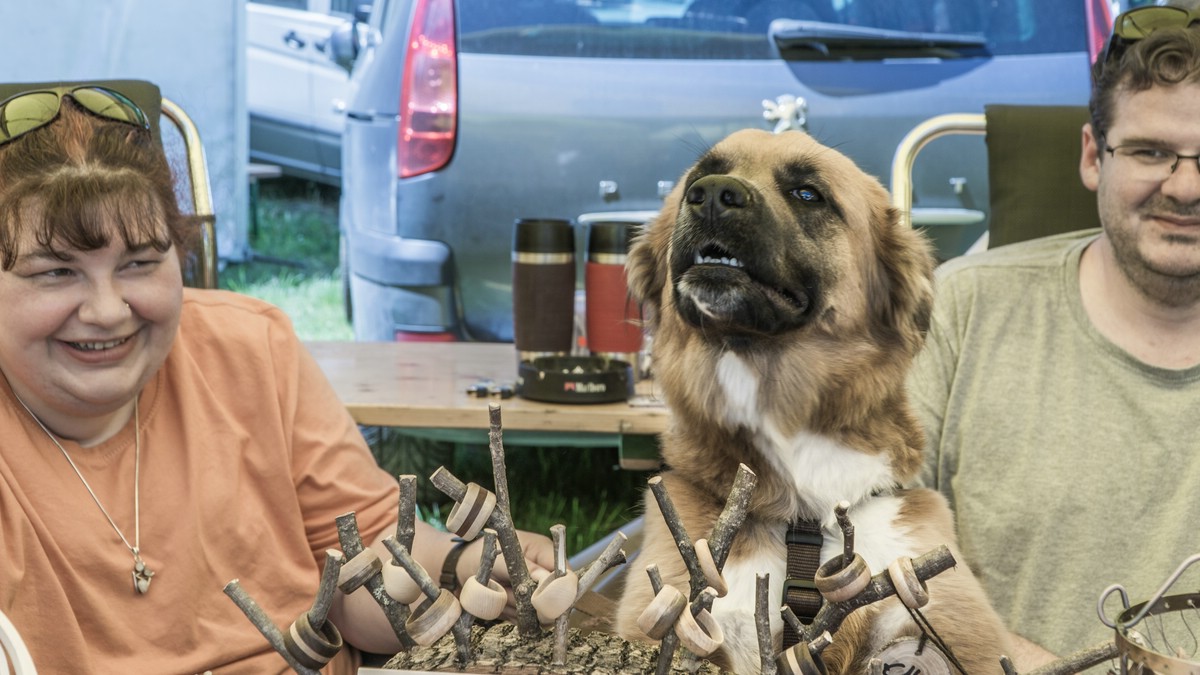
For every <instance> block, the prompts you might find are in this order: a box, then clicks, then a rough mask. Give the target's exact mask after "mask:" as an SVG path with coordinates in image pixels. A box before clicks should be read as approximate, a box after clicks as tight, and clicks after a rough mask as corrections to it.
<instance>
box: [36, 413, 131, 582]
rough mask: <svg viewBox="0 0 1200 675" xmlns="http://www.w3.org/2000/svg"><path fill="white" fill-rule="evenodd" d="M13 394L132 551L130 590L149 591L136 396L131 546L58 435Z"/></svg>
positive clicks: (126, 546)
mask: <svg viewBox="0 0 1200 675" xmlns="http://www.w3.org/2000/svg"><path fill="white" fill-rule="evenodd" d="M13 397H14V398H16V399H17V403H20V404H21V407H22V408H24V409H25V412H27V413H29V416H30V417H32V418H33V421H34V422H37V425H38V426H39V427H41V428H42V431H44V432H46V435H47V436H49V437H50V440H51V441H53V442H54V444H55V445H57V446H58V449H59V450H60V451H61V452H62V454H63V457H66V458H67V463H68V464H70V465H71V469H73V470H74V471H75V475H76V476H79V480H81V481H83V487H85V488H87V491H88V494H90V495H91V496H92V501H94V502H96V506H99V507H100V513H103V514H104V517H105V518H107V519H108V524H109V525H112V528H113V530H116V532H117V536H118V537H120V538H121V542H122V543H124V544H125V548H127V549H129V552H130V553H132V554H133V587H134V589H136V590H137V592H138V593H145V592H147V591H149V590H150V577H153V576H154V572H153V571H151V570H150V568H149V567H146V562H145V561H144V560H142V553H141V550H142V549H141V544H142V519H141V511H142V509H141V502H140V496H141V495H140V490H139V489H138V488H139V486H140V485H141V471H142V429H141V423H140V420H139V419H138V401H137V399H136V398H135V399H133V545H132V546H130V545H129V540H128V539H126V538H125V533H124V532H121V528H119V527H117V521H115V520H113V517H112V516H110V515H108V509H106V508H104V505H103V504H101V503H100V498H99V497H97V496H96V493H95V491H93V490H92V486H91V485H88V482H87V479H86V478H84V477H83V473H81V472H80V471H79V467H77V466H75V460H73V459H71V455H70V453H68V452H67V449H66V448H64V447H63V446H62V443H59V442H58V438H57V437H56V436H55V435H54V434H53V433H52V432H51V431H50V430H49V429H48V428H46V425H45V424H42V420H41V419H39V418H38V416H37V415H34V414H33V411H32V410H30V409H29V406H27V405H25V401H22V400H21V397H20V396H17V394H16V392H13Z"/></svg>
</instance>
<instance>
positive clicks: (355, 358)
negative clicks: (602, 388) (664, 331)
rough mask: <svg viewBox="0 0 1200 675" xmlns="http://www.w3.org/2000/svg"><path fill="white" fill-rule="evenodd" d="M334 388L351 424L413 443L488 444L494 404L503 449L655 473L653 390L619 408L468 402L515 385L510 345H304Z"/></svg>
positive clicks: (658, 407)
mask: <svg viewBox="0 0 1200 675" xmlns="http://www.w3.org/2000/svg"><path fill="white" fill-rule="evenodd" d="M306 346H307V347H308V349H309V351H310V352H311V353H312V355H313V356H314V357H315V358H316V360H317V363H318V364H319V365H320V366H321V369H322V370H323V371H325V375H326V376H328V377H329V381H330V382H331V383H333V388H334V389H335V390H336V391H337V393H338V396H339V397H340V398H341V400H342V402H343V403H345V405H346V408H347V409H348V410H349V411H350V414H351V416H353V417H354V419H355V421H357V422H358V423H359V424H363V425H368V426H387V427H401V428H404V429H406V430H409V432H411V433H413V434H414V435H420V436H423V437H428V438H438V439H443V440H453V441H456V442H481V443H486V442H487V431H488V404H489V403H493V402H494V403H499V404H500V412H501V424H502V426H503V429H504V439H505V441H506V442H512V443H515V444H519V445H573V446H602V445H604V446H608V445H611V446H615V447H617V449H618V452H619V455H620V458H621V466H623V467H625V468H630V469H655V468H658V463H659V460H658V444H657V435H658V434H659V433H661V432H663V431H664V430H666V428H667V418H668V414H667V409H666V407H665V406H664V405H663V404H662V401H661V400H659V399H657V398H655V396H654V394H653V390H654V388H653V382H652V381H644V382H640V383H638V386H637V395H636V396H634V397H633V398H632V399H631V400H630V401H629V402H626V403H598V404H556V403H542V402H539V401H531V400H528V399H524V398H521V397H519V396H514V397H512V398H507V399H501V398H500V397H498V396H487V397H482V398H480V397H476V396H472V395H469V394H468V393H467V389H468V388H469V387H471V386H472V385H474V384H476V383H478V382H481V381H484V382H493V383H496V384H509V385H513V384H515V383H516V377H517V360H516V352H515V351H514V349H513V346H512V345H511V344H497V343H481V342H452V343H451V342H443V343H418V342H406V343H391V342H309V343H306Z"/></svg>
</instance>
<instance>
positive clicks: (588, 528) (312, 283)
mask: <svg viewBox="0 0 1200 675" xmlns="http://www.w3.org/2000/svg"><path fill="white" fill-rule="evenodd" d="M337 200H338V193H337V190H336V189H334V188H329V187H326V186H321V185H317V184H315V183H310V182H307V181H301V180H295V179H290V178H281V179H277V180H270V181H265V182H263V183H262V184H261V186H260V193H259V199H258V228H257V231H256V232H252V233H251V238H250V246H251V249H252V250H253V251H254V255H253V256H251V258H250V260H248V261H247V262H243V263H234V264H230V265H227V266H226V268H225V269H224V270H222V271H221V274H220V282H221V287H222V288H227V289H229V290H233V291H237V292H239V293H245V294H246V295H251V296H254V297H257V298H261V299H263V300H266V301H267V302H270V303H272V304H274V305H276V306H278V307H280V308H281V309H283V310H284V311H285V312H286V313H287V314H288V316H289V317H291V319H292V322H293V324H295V327H296V332H297V334H299V336H300V338H301V339H302V340H353V339H354V335H353V331H352V330H351V327H350V324H349V322H348V321H347V320H346V313H345V306H344V303H343V296H342V284H341V272H340V270H339V269H338V262H339V260H338V228H337V213H338V208H337ZM363 435H364V436H365V437H366V439H367V442H368V444H369V445H370V446H371V449H372V451H373V452H374V453H375V456H376V459H377V460H378V461H379V463H380V465H381V466H383V467H384V468H385V469H387V471H388V472H389V473H392V474H393V475H400V474H414V475H416V476H418V478H419V480H418V481H417V484H418V499H417V501H418V506H419V507H420V509H421V512H422V517H424V518H425V519H426V520H427V521H429V522H432V523H434V524H439V523H441V522H442V521H443V520H444V519H445V516H446V515H447V514H449V508H450V506H451V502H450V501H449V500H448V499H447V498H446V497H445V496H444V495H442V494H441V493H440V492H438V491H437V490H436V489H435V488H433V486H432V485H430V484H429V482H428V480H425V479H427V478H428V477H429V475H430V474H432V473H433V472H434V471H435V470H436V469H437V468H438V467H439V466H445V467H446V468H447V469H449V470H450V471H452V472H453V473H454V475H455V476H457V477H458V478H459V479H460V480H462V481H464V482H472V481H473V482H477V483H479V484H480V485H484V486H487V487H489V488H490V487H492V485H493V481H492V466H491V455H490V452H489V451H488V448H487V447H486V446H484V445H455V444H451V443H446V442H438V441H430V440H425V439H420V438H414V437H412V436H410V435H405V434H403V433H400V432H399V431H398V430H396V429H387V428H379V427H363ZM505 450H506V452H505V464H506V466H507V469H508V471H507V474H508V476H509V481H508V482H509V489H510V493H511V497H512V503H513V505H514V509H513V511H514V513H513V520H514V521H515V522H516V525H517V527H519V528H521V529H525V530H530V531H534V532H548V531H549V529H550V527H551V526H552V525H555V524H557V523H563V524H565V525H566V526H567V550H568V552H569V553H572V554H573V553H576V552H578V551H580V550H582V549H583V548H585V547H586V546H588V545H590V544H592V543H594V542H596V541H598V540H599V539H600V538H601V537H603V536H604V535H606V534H608V533H610V532H612V531H613V530H615V529H617V528H619V527H620V526H622V525H624V524H625V523H627V522H628V521H629V520H631V519H633V518H634V517H636V516H637V515H638V512H639V510H640V509H639V508H638V507H637V506H636V505H637V504H639V503H640V497H641V493H642V491H643V490H644V488H645V486H646V479H647V478H648V477H649V476H648V474H645V473H642V472H635V471H625V470H621V469H619V468H617V455H616V450H615V448H607V447H606V448H544V447H520V446H507V447H506V448H505Z"/></svg>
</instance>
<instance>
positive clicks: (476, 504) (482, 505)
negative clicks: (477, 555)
mask: <svg viewBox="0 0 1200 675" xmlns="http://www.w3.org/2000/svg"><path fill="white" fill-rule="evenodd" d="M495 508H496V495H495V493H493V492H491V491H489V490H487V489H486V488H484V487H482V486H480V485H479V484H478V483H467V493H466V494H465V495H464V496H463V498H462V501H460V502H455V503H454V506H453V507H451V509H450V515H449V516H448V517H447V518H446V529H447V530H450V531H451V532H453V533H455V534H457V535H458V536H460V537H462V538H463V539H466V540H467V541H470V540H472V539H474V538H475V537H477V536H479V532H480V531H481V530H483V526H484V525H486V524H487V521H488V518H490V517H491V516H492V510H493V509H495Z"/></svg>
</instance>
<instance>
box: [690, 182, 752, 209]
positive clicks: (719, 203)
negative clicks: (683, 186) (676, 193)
mask: <svg viewBox="0 0 1200 675" xmlns="http://www.w3.org/2000/svg"><path fill="white" fill-rule="evenodd" d="M685 199H686V201H687V203H688V205H689V206H691V207H692V209H693V210H696V211H699V212H701V214H702V215H703V213H712V214H713V215H719V214H721V213H724V212H725V211H729V210H732V209H743V208H746V206H747V205H748V204H749V203H750V192H749V190H748V189H747V187H746V185H745V184H744V183H742V182H741V181H740V180H738V179H736V178H731V177H730V176H705V177H704V178H701V179H700V180H698V181H696V182H695V183H692V186H691V187H689V188H688V191H687V195H686V196H685Z"/></svg>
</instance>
